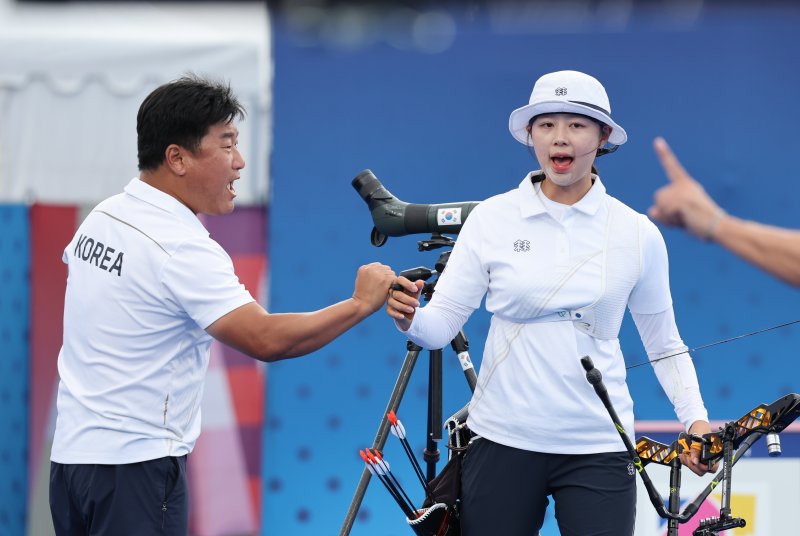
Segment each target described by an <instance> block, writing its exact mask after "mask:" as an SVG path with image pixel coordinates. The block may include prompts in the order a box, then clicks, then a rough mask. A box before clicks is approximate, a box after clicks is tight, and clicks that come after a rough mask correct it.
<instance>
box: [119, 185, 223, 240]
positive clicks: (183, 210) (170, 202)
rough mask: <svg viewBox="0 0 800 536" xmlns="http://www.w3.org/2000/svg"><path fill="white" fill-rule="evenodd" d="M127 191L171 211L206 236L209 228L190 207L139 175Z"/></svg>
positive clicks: (128, 186)
mask: <svg viewBox="0 0 800 536" xmlns="http://www.w3.org/2000/svg"><path fill="white" fill-rule="evenodd" d="M125 193H126V194H128V195H130V196H133V197H135V198H137V199H140V200H141V201H144V202H145V203H149V204H151V205H153V206H154V207H156V208H159V209H161V210H164V211H166V212H169V213H170V214H172V215H174V216H175V217H176V218H178V219H179V220H181V221H182V222H184V223H185V224H186V225H187V226H189V228H191V229H194V230H195V231H198V232H200V233H202V234H204V235H206V236H208V235H209V233H208V230H207V229H206V228H205V227H204V226H203V223H202V222H201V221H200V219H199V218H198V217H197V216H196V215H195V214H194V212H192V211H191V210H190V209H189V207H187V206H186V205H184V204H183V203H181V202H180V201H178V200H177V199H175V198H174V197H172V196H171V195H169V194H168V193H166V192H164V191H162V190H159V189H158V188H155V187H153V186H150V185H149V184H147V183H146V182H144V181H143V180H141V179H140V178H139V177H134V178H133V179H132V180H131V181H130V182H129V183H128V185H127V186H125Z"/></svg>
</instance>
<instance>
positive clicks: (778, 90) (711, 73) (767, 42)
mask: <svg viewBox="0 0 800 536" xmlns="http://www.w3.org/2000/svg"><path fill="white" fill-rule="evenodd" d="M698 6H702V4H698V5H696V6H695V8H693V9H690V10H689V11H680V10H678V11H676V10H674V9H673V8H667V7H665V8H662V9H657V8H655V7H652V6H651V7H647V6H639V5H638V4H637V7H636V8H635V9H633V11H631V12H630V13H629V14H628V16H629V18H627V19H625V20H623V21H619V20H615V19H613V18H610V17H611V15H610V14H606V15H604V16H603V17H601V16H600V14H593V15H592V14H589V15H590V16H588V17H587V18H583V19H578V18H575V17H573V18H571V19H563V20H562V19H559V18H558V17H557V16H552V17H550V18H549V19H548V18H546V17H544V18H543V17H541V16H537V13H536V12H531V11H530V10H529V12H528V13H527V14H525V13H520V14H519V16H518V17H515V18H511V17H505V18H503V17H498V16H497V14H496V13H491V12H486V11H482V10H476V9H468V8H465V9H463V10H458V11H453V12H451V13H450V16H451V17H452V21H453V22H454V24H453V25H452V27H451V29H454V33H452V34H451V35H452V39H453V40H452V43H451V44H450V46H449V47H442V48H445V49H444V50H443V51H440V52H437V53H430V52H423V51H419V50H415V49H413V47H402V46H398V45H397V44H396V43H395V41H393V40H392V39H390V37H391V36H390V35H389V29H390V28H389V24H388V22H387V21H384V20H375V19H373V20H372V23H371V24H372V26H371V29H370V31H371V32H372V33H371V34H370V35H372V39H371V40H368V41H367V42H366V43H365V44H361V45H358V44H354V42H353V41H352V40H351V41H347V42H344V43H343V42H338V44H333V45H331V44H325V43H324V42H323V39H322V38H320V37H319V36H320V35H321V33H318V34H315V33H313V32H311V31H305V32H301V31H299V30H297V28H296V26H293V24H292V20H290V19H289V18H278V19H277V20H275V21H274V23H273V24H274V26H273V29H274V32H275V37H274V46H275V69H276V76H275V87H274V96H275V101H274V103H275V110H274V120H275V123H274V127H275V131H274V132H275V138H274V139H275V145H274V152H273V161H272V174H273V178H274V182H273V186H274V190H273V204H272V214H271V235H270V236H271V252H270V257H271V263H272V269H271V275H270V277H271V282H272V284H271V293H272V294H271V300H270V305H271V309H272V310H273V311H294V310H311V309H317V308H320V307H323V306H325V305H327V304H330V303H332V302H334V301H338V300H341V299H344V298H346V297H348V296H350V294H351V292H352V281H353V277H354V275H355V271H356V269H357V267H358V266H359V265H361V264H363V263H367V262H371V261H380V262H384V263H387V264H390V265H391V266H392V267H393V268H394V269H395V270H396V271H400V270H402V269H406V268H410V267H414V266H419V265H425V266H429V267H430V266H432V265H433V263H434V261H435V260H436V258H437V257H438V255H439V253H441V251H437V252H430V253H419V252H417V248H416V242H417V241H418V240H420V239H423V238H427V237H426V236H422V235H417V236H408V237H403V238H392V239H389V241H388V243H387V244H386V245H385V246H384V247H382V248H380V249H377V248H374V247H373V246H371V245H370V243H369V232H370V229H371V226H372V223H371V220H370V218H369V214H368V211H367V208H366V205H365V204H364V202H363V201H362V200H361V199H360V198H359V197H358V195H357V194H356V193H355V191H354V190H353V188H352V187H351V186H350V181H351V180H352V178H353V177H354V176H355V175H356V174H358V173H359V172H360V171H361V170H362V169H364V168H370V169H372V170H373V172H374V173H375V174H376V175H377V176H378V178H379V179H381V180H382V182H383V183H384V185H385V186H386V187H387V188H388V189H389V190H390V191H392V192H393V193H394V194H395V195H396V196H397V197H399V198H400V199H403V200H405V201H409V202H416V203H440V202H446V201H461V200H481V199H485V198H486V197H489V196H491V195H493V194H495V193H499V192H501V191H505V190H508V189H511V188H514V187H515V186H516V185H517V183H518V182H519V180H520V179H521V177H522V176H523V175H524V174H525V173H527V172H528V171H529V170H530V169H535V168H536V167H537V165H536V163H535V161H534V160H533V158H532V157H531V155H530V154H529V153H528V151H527V150H526V148H525V147H523V146H522V145H520V144H518V143H517V142H515V141H514V140H513V139H512V137H511V136H510V134H509V133H508V130H507V121H508V114H509V112H510V111H511V110H512V109H514V108H516V107H518V106H521V105H523V104H526V103H527V99H528V96H529V93H530V89H531V87H532V84H533V82H534V81H535V80H536V78H537V77H538V76H540V75H541V74H543V73H546V72H549V71H554V70H561V69H576V70H581V71H585V72H588V73H591V74H593V75H595V76H596V77H597V78H599V79H600V80H601V81H602V82H603V83H604V84H605V86H606V88H607V90H608V92H609V94H610V97H611V103H612V107H613V115H614V117H615V118H616V119H617V121H619V122H620V124H622V125H623V126H624V127H625V128H626V130H627V131H628V133H629V136H630V141H629V142H628V143H627V144H626V145H625V146H624V147H622V148H621V149H620V150H619V151H618V152H617V153H616V154H614V155H611V156H607V157H604V158H603V159H601V160H600V161H599V168H600V173H601V176H602V177H603V180H604V182H605V184H606V186H607V187H608V189H609V192H610V193H611V194H612V195H614V196H616V197H618V198H619V199H621V200H622V201H623V202H625V203H627V204H629V205H630V206H632V207H633V208H635V209H636V210H638V211H640V212H644V211H646V210H647V208H648V207H649V206H650V202H651V199H652V194H653V191H654V190H655V189H656V188H657V187H659V186H660V185H662V184H663V183H664V182H665V177H664V176H663V173H662V172H661V170H660V167H659V166H658V163H657V161H656V158H655V155H654V154H653V151H652V148H651V144H652V140H653V138H654V137H655V136H658V135H662V136H664V137H666V139H667V140H668V141H669V142H670V143H671V145H672V146H673V148H674V150H675V151H676V153H677V154H678V156H679V157H680V158H681V159H682V160H683V162H684V164H685V165H686V167H687V168H688V169H689V170H691V172H692V173H693V174H694V175H695V176H696V177H698V178H699V179H701V180H702V181H703V183H704V184H705V186H706V188H707V189H708V190H709V192H710V193H711V194H712V195H713V196H714V197H716V198H717V199H718V200H719V201H720V203H721V204H722V205H723V206H724V207H725V208H726V209H727V210H729V211H730V212H731V213H734V214H737V215H740V216H744V217H748V218H756V219H759V220H763V221H767V222H770V223H774V224H777V225H785V226H796V217H797V212H796V207H797V204H798V193H799V192H800V187H799V186H798V182H797V180H796V179H795V178H794V175H795V168H796V167H797V166H796V155H798V154H800V150H799V149H800V135H798V130H797V127H798V125H800V106H798V105H797V90H796V88H797V87H798V83H799V82H800V70H798V69H797V59H796V58H797V54H798V51H799V50H798V49H800V45H799V44H798V43H800V42H799V41H798V40H797V38H796V29H797V28H798V27H800V26H799V24H800V11H799V10H798V8H795V7H784V8H767V9H763V8H762V9H755V8H747V7H742V6H739V7H732V8H724V9H723V8H720V7H714V6H709V5H706V6H705V7H698ZM538 15H542V13H541V12H540V13H538ZM551 15H552V13H551ZM556 15H557V14H556ZM546 20H556V23H555V24H550V25H545V24H544V22H543V21H546ZM559 21H560V22H559ZM382 32H383V33H382ZM393 43H394V44H393ZM664 236H665V239H666V241H667V245H668V248H669V251H670V257H671V276H672V287H673V298H674V302H675V309H676V313H677V318H678V323H679V327H680V328H681V333H682V335H683V337H684V340H685V341H686V342H687V344H688V345H689V346H690V347H695V346H699V345H703V344H706V343H709V342H713V341H716V340H719V339H723V338H727V337H731V336H734V335H738V334H741V333H745V332H749V331H753V330H757V329H760V328H764V327H768V326H771V325H773V324H777V323H781V322H785V321H787V320H794V319H795V318H797V313H796V311H795V309H794V305H795V303H796V299H797V295H796V291H794V290H789V289H788V288H787V287H786V286H784V285H782V284H780V283H778V282H776V281H775V280H773V279H772V278H770V277H769V276H766V275H764V274H762V273H760V272H759V271H757V270H755V269H754V268H752V267H750V266H748V265H746V264H745V263H743V262H742V261H740V260H738V259H736V258H734V257H733V256H731V255H730V254H727V253H725V252H724V251H721V250H720V249H719V248H717V247H715V246H713V245H708V244H704V243H700V242H698V241H696V240H693V239H691V238H689V237H686V236H685V235H683V234H682V233H680V232H678V231H672V230H665V231H664ZM487 324H488V318H487V316H486V314H485V313H476V315H474V317H473V318H471V319H470V321H469V323H468V324H467V326H466V330H467V334H468V336H469V338H470V340H471V343H472V357H473V359H474V361H475V362H476V363H478V364H479V363H480V355H481V351H482V345H483V339H484V337H485V333H486V330H487ZM798 338H799V336H798V330H797V329H794V328H784V329H781V330H776V331H774V332H770V333H768V334H763V335H760V336H758V337H752V338H748V339H745V340H741V341H737V342H735V343H730V344H726V345H722V346H718V347H715V348H712V349H708V350H704V351H701V352H698V353H697V354H696V356H695V360H696V364H697V368H698V373H699V376H700V380H701V386H702V389H703V392H704V396H705V399H706V402H707V405H708V407H709V410H710V413H711V417H712V419H725V418H732V417H737V416H739V415H741V414H742V412H744V411H746V410H748V409H750V408H751V407H752V406H754V405H755V404H757V403H759V402H771V401H773V400H775V399H776V398H778V397H779V396H781V395H783V394H786V393H787V392H793V391H798V390H800V380H798V374H797V372H798V367H799V365H797V359H796V356H795V353H796V352H795V350H796V349H797V347H798ZM621 339H622V343H623V350H624V351H625V354H626V359H627V360H628V362H629V363H630V364H633V363H637V362H640V361H641V360H643V359H645V355H644V351H643V349H642V346H641V343H640V341H639V339H638V336H637V334H636V332H635V328H633V326H632V322H631V321H630V319H629V318H628V319H626V323H625V326H624V328H623V330H622V334H621ZM404 355H405V340H404V338H403V337H402V335H401V334H399V333H397V332H396V331H395V330H394V328H393V327H392V325H391V324H390V322H389V321H388V319H387V318H386V317H385V316H384V315H383V314H382V313H381V314H378V315H375V316H374V317H372V318H370V319H368V320H367V321H365V322H364V323H363V324H361V325H360V326H358V327H357V328H356V329H354V330H353V331H352V332H350V333H347V334H346V335H344V336H342V337H341V338H340V339H339V340H338V341H336V342H335V343H334V344H332V345H330V346H329V347H327V348H325V349H324V350H321V351H319V352H317V353H316V355H313V356H311V357H309V358H304V359H301V360H297V361H294V362H284V363H279V364H276V365H272V366H271V367H270V369H269V393H268V407H267V412H268V426H267V430H266V441H265V449H266V452H265V454H266V458H265V493H264V534H293V535H301V534H309V535H311V534H313V535H324V534H337V533H338V530H339V528H340V526H341V523H342V520H343V519H344V515H345V512H346V510H347V506H348V504H349V502H350V499H351V497H352V495H353V492H354V491H355V486H356V482H357V480H358V478H359V476H360V473H361V470H362V463H361V461H360V459H359V457H358V455H357V451H358V449H359V448H363V447H366V446H369V445H370V444H371V443H372V440H373V437H374V434H375V432H376V430H377V426H378V423H379V421H380V418H381V413H382V411H383V409H384V408H385V406H386V403H387V401H388V398H389V394H390V393H391V390H392V387H393V385H394V381H395V379H396V376H397V373H398V372H399V369H400V364H401V362H402V359H403V357H404ZM416 368H417V370H415V373H414V375H413V377H412V380H411V385H410V386H409V389H408V391H407V393H406V395H405V397H404V399H403V403H402V405H401V407H400V412H399V414H400V417H401V419H403V420H404V421H405V424H406V428H407V430H408V432H409V435H410V436H411V441H412V444H414V445H415V447H416V449H417V451H421V449H422V446H423V443H424V439H425V424H424V423H425V411H426V407H427V406H426V389H427V371H426V369H427V358H426V356H425V355H424V354H423V356H421V359H420V361H419V363H418V365H417V367H416ZM444 375H445V378H444V391H445V402H444V412H445V415H449V414H450V413H452V412H453V411H455V410H457V409H458V408H460V407H461V406H462V405H463V404H465V403H466V402H467V400H468V398H469V392H468V389H467V387H466V383H465V382H464V380H463V377H462V375H461V372H460V368H459V367H458V364H457V361H456V359H455V357H454V356H453V355H452V353H449V352H446V353H445V372H444ZM629 383H630V387H631V391H632V394H633V397H634V400H635V403H636V414H637V417H638V418H639V419H673V418H674V415H673V413H672V408H671V406H670V404H669V403H668V402H667V401H666V399H665V397H664V396H663V394H662V393H661V389H660V387H659V385H658V383H657V382H656V380H655V377H654V374H653V373H652V371H651V369H650V367H649V366H648V367H641V368H638V369H634V370H632V371H631V372H630V375H629ZM393 439H394V438H391V437H390V438H389V443H388V446H387V449H386V453H387V456H388V457H389V459H390V461H393V462H394V467H395V468H396V471H397V472H398V473H399V475H400V476H401V478H402V479H404V481H405V482H406V484H407V486H408V487H409V488H410V489H412V490H413V491H414V493H413V494H412V498H415V499H416V500H420V499H421V497H422V494H421V491H420V490H418V489H417V488H418V487H419V486H415V485H414V477H413V473H412V472H411V470H410V466H409V465H408V463H407V462H406V460H405V459H404V457H403V454H402V450H401V449H400V447H399V446H398V445H397V444H396V442H394V441H393ZM548 527H552V523H551V524H550V525H548ZM546 530H549V531H552V530H553V529H552V528H548V529H546ZM408 533H409V530H408V529H407V528H406V527H405V525H404V522H403V520H402V516H401V513H400V511H399V510H398V509H397V507H396V506H395V505H394V504H392V503H391V501H390V499H389V496H388V494H387V493H386V492H385V490H383V489H381V487H380V485H379V483H377V482H373V483H372V485H371V486H370V488H369V489H368V492H367V494H366V497H365V500H364V504H363V506H362V508H361V511H360V514H359V518H358V520H357V521H356V524H355V526H354V528H353V530H352V534H355V535H367V534H368V535H375V534H380V535H394V534H397V535H401V534H408ZM546 533H547V534H552V532H546Z"/></svg>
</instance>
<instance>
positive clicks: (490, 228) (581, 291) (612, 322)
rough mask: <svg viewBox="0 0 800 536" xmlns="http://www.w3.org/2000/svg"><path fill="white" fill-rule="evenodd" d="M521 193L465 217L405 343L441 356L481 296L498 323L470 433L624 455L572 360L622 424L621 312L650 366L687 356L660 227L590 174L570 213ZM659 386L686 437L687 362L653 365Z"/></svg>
mask: <svg viewBox="0 0 800 536" xmlns="http://www.w3.org/2000/svg"><path fill="white" fill-rule="evenodd" d="M536 174H537V172H532V173H530V174H529V175H528V176H526V177H525V179H524V180H523V181H522V183H521V184H520V186H519V188H517V189H515V190H512V191H510V192H507V193H504V194H501V195H498V196H495V197H492V198H490V199H488V200H486V201H484V202H483V203H481V204H480V205H478V206H477V207H476V208H475V209H473V211H472V212H471V213H470V217H469V219H468V220H467V221H466V223H465V224H464V226H463V228H462V230H461V233H460V234H459V238H458V241H457V243H456V245H455V247H454V249H453V252H452V254H451V256H450V259H449V261H448V263H447V267H446V269H445V270H444V273H443V274H442V275H441V276H440V278H439V281H438V283H437V285H436V291H435V293H434V295H433V299H432V300H431V302H430V303H429V304H428V305H427V306H425V307H422V308H420V309H419V310H418V311H417V313H416V315H415V318H414V320H413V322H412V324H411V328H410V329H409V330H408V332H407V333H406V335H407V336H408V337H409V338H410V339H411V340H413V341H414V342H416V343H417V344H419V345H421V346H423V347H426V348H441V347H443V346H445V345H446V344H447V343H448V342H449V341H450V339H451V338H452V337H454V336H455V334H456V333H457V332H458V330H459V329H460V328H461V326H462V325H463V323H464V322H465V321H466V319H467V318H468V317H469V314H471V312H472V311H474V310H475V309H476V308H477V307H478V306H479V305H480V303H481V300H482V298H483V296H484V295H485V296H486V308H487V310H488V311H489V312H491V313H492V314H493V316H492V321H491V326H490V329H489V334H488V336H487V340H486V347H485V348H484V354H483V360H482V364H481V368H480V373H479V376H478V385H477V387H476V390H475V393H474V394H473V398H472V400H471V402H470V406H469V418H468V422H469V425H470V428H471V429H472V430H473V431H475V432H476V433H477V434H479V435H481V436H483V437H486V438H488V439H491V440H493V441H495V442H498V443H501V444H504V445H509V446H512V447H516V448H521V449H525V450H531V451H537V452H550V453H567V454H585V453H593V452H608V451H620V450H623V449H624V446H623V444H622V441H621V439H620V437H619V434H618V432H617V430H616V429H615V427H614V426H613V425H612V424H611V421H610V419H609V416H608V413H607V411H606V409H605V407H604V406H603V405H602V403H601V402H600V399H599V398H598V397H597V395H596V393H595V392H594V390H593V388H592V386H591V385H590V384H589V383H588V382H587V380H586V376H585V372H584V370H583V368H582V366H581V364H580V358H581V357H582V356H584V355H588V356H590V357H591V358H592V360H593V361H594V364H595V366H596V367H597V369H598V370H600V371H601V372H602V374H603V380H604V383H605V385H606V387H607V388H608V391H609V396H610V398H611V401H612V404H613V405H614V407H615V409H616V411H617V413H618V415H619V416H620V419H621V420H622V423H623V426H625V427H626V429H627V430H628V431H629V432H630V433H632V431H633V401H632V400H631V396H630V393H629V391H628V388H627V385H626V383H625V382H626V373H625V362H624V359H623V356H622V353H621V350H620V346H619V340H618V338H617V335H618V332H619V327H620V324H621V322H622V318H623V315H624V311H625V308H626V307H629V308H630V310H631V312H632V314H633V316H634V319H635V320H636V324H637V328H638V329H639V332H640V335H641V336H642V340H643V342H644V344H645V348H646V350H647V352H648V355H650V356H651V358H654V357H657V356H660V355H664V354H665V353H666V352H673V351H681V350H685V349H686V347H685V346H684V345H683V342H682V341H681V339H680V336H679V334H678V330H677V327H676V326H675V320H674V314H673V311H672V299H671V295H670V290H669V276H668V260H667V253H666V247H665V245H664V241H663V238H662V237H661V234H660V232H659V231H658V229H657V228H656V227H655V225H654V224H653V223H652V222H650V221H649V220H648V219H647V218H646V217H645V216H643V215H641V214H638V213H636V212H634V211H633V210H631V209H630V208H628V207H627V206H625V205H623V204H622V203H620V202H619V201H618V200H616V199H614V198H612V197H611V196H609V195H607V194H606V192H605V187H604V186H603V184H602V182H601V181H600V179H599V178H598V177H595V178H594V184H593V186H592V188H591V189H590V190H589V192H588V193H587V194H586V195H585V196H584V197H583V198H582V199H581V200H580V201H579V202H577V203H575V204H574V205H571V206H566V205H558V204H556V203H553V202H552V201H550V200H549V199H547V198H546V197H545V196H544V194H542V193H541V191H540V188H539V184H538V183H534V182H533V181H532V178H533V177H534V176H535V175H536ZM656 373H657V375H658V379H659V381H660V383H661V385H662V387H664V389H665V391H666V392H667V394H668V396H669V397H670V399H671V400H672V402H673V404H674V406H675V409H676V412H677V413H678V416H679V418H680V420H681V421H682V422H684V424H685V425H686V426H689V425H691V423H692V422H694V421H696V420H707V419H708V416H707V412H706V410H705V407H704V406H703V403H702V398H701V397H700V393H699V387H698V382H697V376H696V373H695V370H694V367H693V365H692V363H691V359H690V358H689V356H688V354H684V355H683V356H681V357H680V358H673V359H669V360H665V361H662V362H659V363H658V364H657V365H656Z"/></svg>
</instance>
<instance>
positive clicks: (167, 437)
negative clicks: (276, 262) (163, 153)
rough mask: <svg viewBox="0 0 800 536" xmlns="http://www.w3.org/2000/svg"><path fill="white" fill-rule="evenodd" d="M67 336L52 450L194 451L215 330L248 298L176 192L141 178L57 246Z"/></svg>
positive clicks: (65, 455)
mask: <svg viewBox="0 0 800 536" xmlns="http://www.w3.org/2000/svg"><path fill="white" fill-rule="evenodd" d="M63 260H64V262H65V263H66V264H67V267H68V277H67V291H66V297H65V304H64V340H63V345H62V347H61V352H60V353H59V356H58V372H59V376H60V382H59V386H58V399H57V407H58V416H57V420H56V430H55V437H54V440H53V448H52V452H51V457H50V459H51V460H53V461H55V462H58V463H76V464H77V463H96V464H123V463H134V462H139V461H145V460H151V459H156V458H161V457H164V456H181V455H183V454H187V453H188V452H191V450H192V448H193V447H194V444H195V441H196V440H197V437H198V435H199V433H200V402H201V399H202V394H203V385H204V379H205V374H206V370H207V367H208V360H209V348H210V345H211V340H212V339H211V336H210V335H208V333H206V331H205V328H207V327H208V326H209V325H211V324H212V323H213V322H214V321H216V320H217V319H219V318H220V317H222V316H224V315H225V314H227V313H229V312H230V311H232V310H234V309H236V308H238V307H241V306H242V305H245V304H247V303H250V302H252V301H253V297H252V296H251V295H250V293H249V292H248V291H247V290H246V289H245V288H244V286H243V285H242V284H241V283H240V282H239V280H238V278H237V277H236V274H235V273H234V271H233V263H232V261H231V258H230V257H229V256H228V254H227V253H226V252H225V251H224V250H223V249H222V247H221V246H220V245H219V244H217V243H216V242H215V241H214V240H212V239H211V238H210V236H209V234H208V231H207V230H206V229H205V227H203V225H202V223H201V222H200V220H198V219H197V217H196V216H195V215H194V214H193V213H192V212H191V211H190V210H189V208H187V207H186V206H184V205H183V204H181V203H180V202H179V201H178V200H177V199H175V198H173V197H171V196H170V195H168V194H166V193H164V192H162V191H160V190H158V189H156V188H153V187H152V186H150V185H148V184H146V183H144V182H142V181H141V180H139V179H138V178H136V179H133V180H132V181H131V182H130V183H129V184H128V185H127V186H126V187H125V192H124V193H121V194H119V195H116V196H113V197H111V198H109V199H107V200H105V201H103V202H102V203H100V204H99V205H98V206H97V207H95V208H94V209H93V210H92V212H91V213H90V214H89V215H88V216H87V217H86V219H85V220H84V221H83V223H82V224H81V225H80V227H79V228H78V230H77V232H76V233H75V237H74V238H73V239H72V241H71V242H70V243H69V245H68V246H67V247H66V249H65V250H64V256H63Z"/></svg>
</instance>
